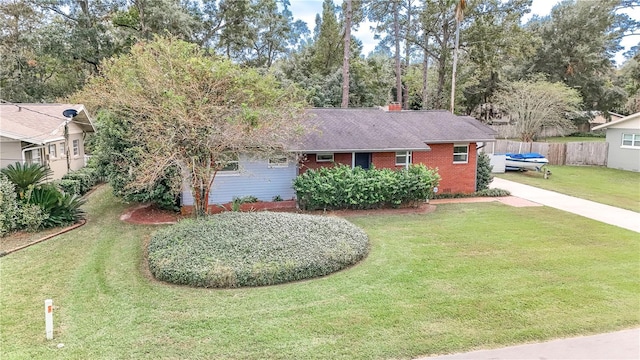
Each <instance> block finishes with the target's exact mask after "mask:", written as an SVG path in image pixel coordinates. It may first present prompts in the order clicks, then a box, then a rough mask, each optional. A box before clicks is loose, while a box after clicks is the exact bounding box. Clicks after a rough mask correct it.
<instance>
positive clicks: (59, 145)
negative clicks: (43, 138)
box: [58, 142, 65, 157]
mask: <svg viewBox="0 0 640 360" xmlns="http://www.w3.org/2000/svg"><path fill="white" fill-rule="evenodd" d="M58 151H60V156H62V157H64V156H65V152H64V143H63V142H61V143H60V144H58Z"/></svg>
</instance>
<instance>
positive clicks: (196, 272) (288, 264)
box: [149, 212, 369, 287]
mask: <svg viewBox="0 0 640 360" xmlns="http://www.w3.org/2000/svg"><path fill="white" fill-rule="evenodd" d="M368 248H369V247H368V238H367V235H366V234H365V233H364V232H363V231H362V230H361V229H359V228H358V227H356V226H355V225H353V224H351V223H349V222H347V221H346V220H344V219H341V218H336V217H325V216H313V215H301V214H289V213H272V212H251V213H240V212H227V213H222V214H219V215H214V216H210V217H208V218H204V219H197V220H195V219H187V220H183V221H181V222H179V223H178V224H176V225H174V226H171V227H168V228H165V229H162V230H159V231H158V232H156V233H155V234H154V235H153V236H152V238H151V241H150V243H149V268H150V270H151V273H152V274H153V275H154V276H155V277H156V278H158V279H160V280H164V281H167V282H171V283H175V284H184V285H191V286H198V287H241V286H261V285H272V284H279V283H284V282H289V281H296V280H301V279H307V278H311V277H316V276H323V275H327V274H330V273H332V272H335V271H338V270H340V269H344V268H345V267H348V266H350V265H352V264H355V263H356V262H358V261H360V260H361V259H363V258H364V257H365V256H366V254H367V253H368Z"/></svg>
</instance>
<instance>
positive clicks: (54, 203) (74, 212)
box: [26, 184, 85, 228]
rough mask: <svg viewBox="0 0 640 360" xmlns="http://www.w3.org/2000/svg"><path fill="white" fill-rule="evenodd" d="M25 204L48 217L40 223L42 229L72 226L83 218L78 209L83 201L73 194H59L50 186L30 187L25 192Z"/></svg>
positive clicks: (82, 212)
mask: <svg viewBox="0 0 640 360" xmlns="http://www.w3.org/2000/svg"><path fill="white" fill-rule="evenodd" d="M26 202H27V203H28V204H35V205H37V206H39V207H40V208H41V209H42V212H43V213H45V214H47V215H48V216H47V217H46V218H45V219H44V220H43V222H42V227H44V228H50V227H56V226H65V225H69V224H73V223H75V222H78V221H79V220H82V219H84V217H85V213H84V211H83V210H82V209H81V208H80V206H82V205H83V204H84V203H85V200H83V199H81V198H80V197H79V196H77V195H75V194H73V195H71V194H65V193H63V192H60V190H58V189H57V188H56V187H55V186H54V185H51V184H43V185H38V186H35V187H31V188H30V189H29V190H28V191H27V195H26Z"/></svg>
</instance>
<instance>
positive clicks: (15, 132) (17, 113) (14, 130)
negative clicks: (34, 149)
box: [0, 103, 95, 144]
mask: <svg viewBox="0 0 640 360" xmlns="http://www.w3.org/2000/svg"><path fill="white" fill-rule="evenodd" d="M67 109H74V110H76V111H77V112H78V115H76V116H75V117H74V118H73V120H72V121H73V123H75V124H77V125H78V126H79V127H80V129H82V130H83V131H84V132H94V131H95V128H94V126H93V123H92V122H91V118H90V117H89V114H88V113H87V111H86V109H85V108H84V106H83V105H82V104H26V103H19V104H0V136H4V137H7V138H10V139H15V140H21V141H25V142H29V143H33V144H45V143H47V142H49V141H55V140H59V139H62V138H64V125H65V123H66V122H67V121H68V120H69V119H68V118H65V117H64V116H63V115H62V112H63V111H64V110H67Z"/></svg>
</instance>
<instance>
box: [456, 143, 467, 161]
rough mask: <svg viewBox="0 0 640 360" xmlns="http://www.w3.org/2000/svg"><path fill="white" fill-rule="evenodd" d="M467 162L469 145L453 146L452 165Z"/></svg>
mask: <svg viewBox="0 0 640 360" xmlns="http://www.w3.org/2000/svg"><path fill="white" fill-rule="evenodd" d="M467 162H469V144H454V145H453V163H454V164H466V163H467Z"/></svg>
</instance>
